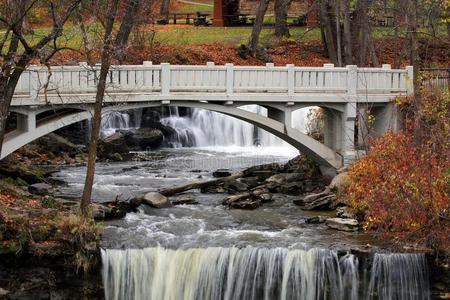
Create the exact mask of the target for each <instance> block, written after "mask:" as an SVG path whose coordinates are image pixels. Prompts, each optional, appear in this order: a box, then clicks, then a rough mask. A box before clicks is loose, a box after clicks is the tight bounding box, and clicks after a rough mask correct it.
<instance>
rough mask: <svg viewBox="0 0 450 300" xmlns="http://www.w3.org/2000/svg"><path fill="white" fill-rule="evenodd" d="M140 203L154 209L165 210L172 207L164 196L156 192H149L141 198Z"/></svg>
mask: <svg viewBox="0 0 450 300" xmlns="http://www.w3.org/2000/svg"><path fill="white" fill-rule="evenodd" d="M141 200H142V203H144V204H147V205H150V206H152V207H155V208H165V207H170V206H172V205H171V204H170V202H169V199H167V197H166V196H164V195H161V194H160V193H157V192H149V193H147V194H145V195H144V196H143V197H142V199H141Z"/></svg>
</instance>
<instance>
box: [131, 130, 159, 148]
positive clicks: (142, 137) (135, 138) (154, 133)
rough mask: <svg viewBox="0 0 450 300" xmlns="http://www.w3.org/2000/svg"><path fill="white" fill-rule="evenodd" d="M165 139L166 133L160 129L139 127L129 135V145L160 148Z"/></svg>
mask: <svg viewBox="0 0 450 300" xmlns="http://www.w3.org/2000/svg"><path fill="white" fill-rule="evenodd" d="M163 140H164V134H163V132H162V131H161V130H160V129H154V128H139V129H136V130H135V131H133V132H132V134H131V135H128V136H127V139H126V141H127V144H128V145H133V144H134V145H136V146H138V147H139V148H140V149H142V150H145V149H155V148H158V147H159V146H160V145H161V143H162V142H163Z"/></svg>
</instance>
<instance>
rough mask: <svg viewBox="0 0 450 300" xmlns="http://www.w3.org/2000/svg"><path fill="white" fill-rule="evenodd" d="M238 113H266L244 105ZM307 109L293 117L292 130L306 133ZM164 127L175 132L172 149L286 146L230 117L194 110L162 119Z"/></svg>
mask: <svg viewBox="0 0 450 300" xmlns="http://www.w3.org/2000/svg"><path fill="white" fill-rule="evenodd" d="M240 109H243V110H247V111H250V112H252V113H256V114H259V115H263V116H267V109H265V108H263V107H261V106H258V105H245V106H241V107H240ZM307 112H308V109H299V110H297V111H295V112H294V113H293V116H292V119H293V122H292V123H293V124H292V126H293V127H294V128H297V129H299V130H301V131H303V132H304V131H305V128H306V122H307V118H306V114H307ZM161 122H162V123H163V124H164V125H167V126H170V127H172V128H174V129H175V131H176V132H177V136H176V138H175V141H173V143H172V145H174V146H196V147H209V146H240V147H249V146H255V145H256V146H286V145H287V144H286V143H285V142H283V141H282V140H281V139H279V138H277V137H275V136H274V135H272V134H270V133H268V132H266V131H264V130H262V129H260V128H256V127H255V126H253V125H252V124H250V123H247V122H243V121H241V120H238V119H236V118H233V117H229V116H226V115H223V114H220V113H216V112H212V111H207V110H203V109H193V110H192V114H191V115H190V116H184V117H182V116H180V115H179V114H178V113H177V112H175V113H172V114H171V115H169V116H166V117H164V118H162V119H161Z"/></svg>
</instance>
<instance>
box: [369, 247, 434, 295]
mask: <svg viewBox="0 0 450 300" xmlns="http://www.w3.org/2000/svg"><path fill="white" fill-rule="evenodd" d="M400 287H401V288H400ZM369 295H377V296H378V298H377V299H398V300H421V299H430V296H429V281H428V270H427V263H426V260H425V257H424V255H423V254H399V253H391V254H381V253H377V254H375V256H374V262H373V267H372V272H371V276H370V284H369ZM373 298H375V297H373Z"/></svg>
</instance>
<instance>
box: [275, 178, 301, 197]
mask: <svg viewBox="0 0 450 300" xmlns="http://www.w3.org/2000/svg"><path fill="white" fill-rule="evenodd" d="M277 191H278V192H279V193H281V194H286V195H300V194H301V193H303V182H301V181H297V182H286V183H283V184H282V185H280V186H279V187H278V188H277Z"/></svg>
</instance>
